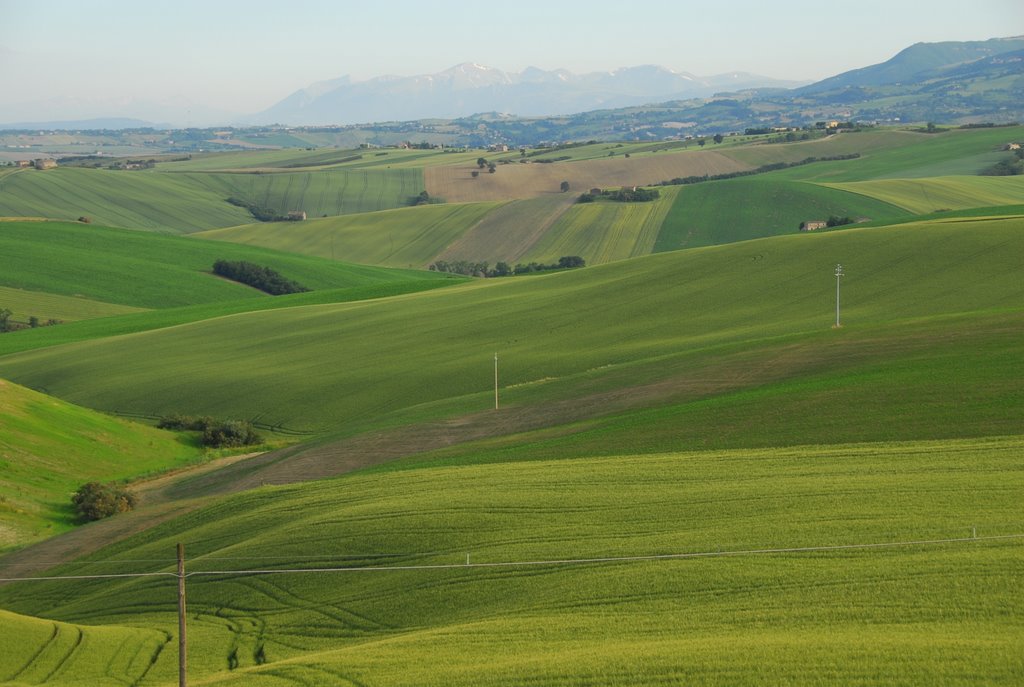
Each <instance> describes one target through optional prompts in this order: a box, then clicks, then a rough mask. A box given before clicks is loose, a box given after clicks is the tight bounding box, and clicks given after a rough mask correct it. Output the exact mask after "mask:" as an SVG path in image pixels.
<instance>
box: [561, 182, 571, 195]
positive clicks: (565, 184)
mask: <svg viewBox="0 0 1024 687" xmlns="http://www.w3.org/2000/svg"><path fill="white" fill-rule="evenodd" d="M559 188H560V189H562V193H566V192H567V191H568V190H569V182H568V181H563V182H562V183H561V185H560V186H559Z"/></svg>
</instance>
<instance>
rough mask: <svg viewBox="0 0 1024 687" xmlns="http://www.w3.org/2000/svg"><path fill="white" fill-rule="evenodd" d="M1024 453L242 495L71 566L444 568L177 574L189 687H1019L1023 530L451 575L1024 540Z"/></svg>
mask: <svg viewBox="0 0 1024 687" xmlns="http://www.w3.org/2000/svg"><path fill="white" fill-rule="evenodd" d="M1022 449H1024V444H1022V441H1021V439H1019V438H1017V439H989V440H980V441H956V442H935V443H910V444H877V445H852V446H842V445H840V446H833V447H827V448H806V447H805V448H793V449H778V450H758V451H733V452H702V453H671V454H662V455H655V456H642V457H641V456H629V455H627V456H619V457H610V458H604V459H581V460H571V461H558V462H533V463H520V464H506V465H490V466H468V467H458V468H453V467H432V468H423V469H418V470H410V471H403V472H392V473H388V474H383V475H382V474H371V475H352V476H349V477H347V478H343V479H340V480H332V481H326V482H321V483H314V484H307V485H302V486H301V487H300V486H294V487H286V488H267V489H262V490H259V491H256V492H251V493H247V494H243V495H239V496H236V497H234V498H231V499H228V500H226V501H223V502H221V503H219V504H217V505H215V506H212V507H209V508H207V509H205V510H203V511H200V512H197V513H194V514H192V515H190V516H189V517H187V518H184V519H181V520H178V521H174V522H171V523H167V524H165V525H162V526H160V527H158V528H157V529H155V530H153V531H151V532H148V533H145V534H142V535H140V536H136V537H134V538H132V539H131V540H129V541H127V542H125V543H123V544H120V545H117V546H114V547H111V548H109V549H107V550H105V551H102V552H100V553H99V554H97V555H96V556H95V558H97V559H99V561H100V562H97V563H89V562H83V563H80V564H76V565H71V566H65V567H64V569H63V572H65V573H76V574H78V573H88V572H107V571H109V570H110V569H111V568H112V567H113V568H117V569H130V570H136V571H167V570H170V569H172V566H173V551H174V545H175V543H176V542H185V543H186V552H187V553H188V555H189V557H190V560H189V564H188V566H189V570H191V571H193V572H201V571H211V570H232V569H235V570H238V569H253V568H255V569H274V568H283V567H339V566H359V567H365V566H370V565H383V566H399V565H410V564H438V565H444V564H454V565H455V566H457V567H454V568H450V569H435V570H391V571H386V572H361V573H360V572H350V573H335V574H323V573H321V574H315V573H306V574H281V575H274V576H246V575H238V574H223V575H216V576H208V577H207V576H195V577H191V578H189V583H188V584H189V604H190V605H189V609H190V613H189V618H190V630H189V632H190V642H191V644H190V670H191V673H192V676H193V679H194V680H195V679H200V680H201V681H202V684H212V685H236V684H247V685H258V686H262V685H268V686H276V685H284V684H292V685H294V684H298V685H317V684H347V681H351V682H353V683H356V684H373V685H382V686H383V685H388V686H390V685H410V686H411V685H490V684H494V685H498V684H513V683H514V684H523V683H529V684H533V685H538V686H547V685H551V686H554V685H565V684H588V685H602V686H603V685H651V684H678V683H680V682H685V683H687V684H708V685H737V684H739V685H748V684H749V685H754V684H765V683H771V684H809V685H829V684H900V685H933V684H960V683H962V682H964V681H965V680H966V681H968V682H971V683H984V684H993V685H1011V684H1014V683H1015V680H1016V678H1017V677H1018V676H1019V675H1020V672H1021V670H1024V660H1022V658H1021V657H1022V656H1024V625H1022V624H1021V620H1020V619H1021V617H1022V616H1024V606H1022V599H1024V581H1022V578H1021V576H1020V575H1019V569H1020V567H1021V565H1024V549H1022V548H1021V546H1020V540H1019V539H1016V540H1004V541H999V540H991V541H990V540H978V541H961V542H957V543H948V544H932V545H918V546H899V547H894V548H879V549H852V550H846V551H831V552H817V553H814V552H804V553H798V552H793V553H778V554H761V555H747V556H736V557H710V558H693V559H682V560H648V561H638V562H628V563H627V562H621V563H604V564H597V563H593V564H588V565H573V566H558V565H538V566H529V567H523V568H502V567H497V568H473V567H462V566H460V564H464V563H465V561H466V556H467V554H468V555H469V556H470V561H471V562H473V563H484V564H486V563H499V562H507V561H538V560H540V561H543V560H552V559H563V558H592V557H615V556H645V555H656V554H672V553H684V552H715V551H736V550H750V549H764V548H780V547H787V548H788V547H801V546H819V545H844V544H860V543H885V542H900V541H910V540H934V539H943V538H961V537H969V536H970V535H971V532H972V530H971V528H972V527H975V528H976V532H977V534H978V535H979V536H980V537H985V536H991V535H1005V534H1019V533H1020V532H1021V531H1022V529H1021V528H1022V522H1021V520H1020V512H1019V503H1020V500H1021V497H1022V496H1024V471H1022V468H1021V464H1020V461H1019V455H1020V452H1021V450H1022ZM766 485H770V487H769V486H766ZM119 559H120V560H125V561H133V562H132V563H127V562H126V563H123V564H121V565H117V564H116V563H114V561H117V560H119ZM161 561H163V562H161ZM175 598H176V597H175V593H174V586H173V580H168V579H154V578H150V579H136V580H100V581H91V582H48V583H36V584H31V583H26V584H20V585H14V586H11V587H7V588H2V589H0V599H2V601H3V603H4V605H6V606H8V607H9V608H11V609H12V610H14V611H16V612H19V613H34V614H40V613H45V614H47V615H48V616H51V617H55V618H59V619H65V620H69V621H72V622H79V623H90V624H108V623H109V624H114V625H117V624H120V623H124V622H126V621H129V620H130V621H131V622H132V624H134V625H137V626H142V627H151V628H158V629H162V630H164V631H166V632H168V633H173V632H174V628H175V612H174V604H175ZM39 641H40V640H39V639H36V642H37V643H38V642H39ZM23 643H24V644H29V647H28V648H27V649H25V648H23V649H21V653H16V654H7V653H0V674H2V672H3V671H8V672H9V671H10V670H11V667H10V666H14V665H23V664H24V663H25V661H26V660H27V658H28V657H29V656H30V655H31V643H30V642H23ZM257 655H259V656H261V657H262V658H264V659H265V660H266V661H267V663H266V664H265V665H262V666H258V665H256V663H257V658H256V657H257ZM232 656H233V657H234V659H235V660H237V662H238V668H237V670H236V671H235V672H234V673H230V672H229V671H228V670H227V668H228V664H229V661H230V660H231V657H232ZM483 666H486V669H484V668H483ZM175 669H176V662H175V655H174V652H173V651H166V652H164V653H163V654H161V656H160V657H159V659H158V661H157V663H156V665H155V666H154V668H153V670H152V671H151V673H150V676H149V679H148V680H147V682H145V683H144V684H165V683H173V680H174V675H175V673H174V671H175ZM965 676H969V677H966V678H965ZM69 677H73V674H72V675H71V676H69ZM53 684H65V682H64V681H62V680H61V679H57V680H54V681H53Z"/></svg>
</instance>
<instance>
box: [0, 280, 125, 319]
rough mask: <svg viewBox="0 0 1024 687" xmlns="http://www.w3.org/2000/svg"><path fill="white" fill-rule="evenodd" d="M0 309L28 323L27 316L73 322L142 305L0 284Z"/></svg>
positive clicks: (106, 315)
mask: <svg viewBox="0 0 1024 687" xmlns="http://www.w3.org/2000/svg"><path fill="white" fill-rule="evenodd" d="M0 308H7V309H9V310H11V311H12V312H13V313H14V314H13V315H12V316H11V319H12V320H15V321H18V322H28V321H29V318H30V317H33V316H34V317H37V318H39V321H40V322H46V321H47V320H51V319H53V320H60V321H61V322H73V321H75V320H88V319H92V318H96V317H110V316H111V315H124V314H125V313H133V312H139V311H140V310H142V308H134V307H132V306H130V305H116V304H113V303H104V302H102V301H95V300H90V299H88V298H80V297H75V296H57V295H54V294H51V293H44V292H41V291H26V290H24V289H12V288H10V287H7V286H0Z"/></svg>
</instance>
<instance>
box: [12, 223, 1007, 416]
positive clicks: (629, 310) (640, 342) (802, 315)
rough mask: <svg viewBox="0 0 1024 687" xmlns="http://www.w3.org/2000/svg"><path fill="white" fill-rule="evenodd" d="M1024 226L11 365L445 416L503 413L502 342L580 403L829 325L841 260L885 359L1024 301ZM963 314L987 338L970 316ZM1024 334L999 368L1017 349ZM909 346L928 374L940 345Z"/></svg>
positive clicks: (540, 377) (374, 311)
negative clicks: (900, 342) (913, 334)
mask: <svg viewBox="0 0 1024 687" xmlns="http://www.w3.org/2000/svg"><path fill="white" fill-rule="evenodd" d="M1021 221H1022V220H1021V219H1020V218H1014V219H1005V220H976V221H956V222H948V223H932V224H926V225H904V226H901V227H896V228H881V229H865V230H850V231H846V232H834V233H829V234H822V235H804V236H793V237H777V238H774V239H764V240H761V241H757V242H748V243H745V244H736V245H732V246H721V247H713V248H708V249H700V250H695V251H685V252H679V253H667V254H662V255H658V256H651V257H648V258H644V259H641V260H636V261H627V262H624V263H617V264H615V265H609V266H605V267H596V268H587V269H585V270H581V271H577V272H571V273H564V274H559V275H552V276H545V277H538V278H534V279H515V278H513V279H509V280H490V281H488V282H484V283H479V282H478V283H474V284H471V285H467V286H465V287H456V288H454V289H444V290H441V291H434V292H430V293H424V294H416V295H410V296H404V297H401V298H397V299H392V300H388V301H386V302H378V303H372V302H366V303H356V304H342V305H323V306H311V307H307V308H291V309H287V310H279V311H274V312H267V313H259V314H252V315H244V314H242V315H236V316H232V317H228V318H220V319H216V320H210V321H207V322H201V323H196V324H191V325H187V326H181V327H176V328H174V329H168V330H164V331H156V332H144V333H140V334H135V335H132V336H129V337H123V338H118V339H112V340H109V341H92V342H85V343H79V344H74V345H69V346H64V347H59V348H55V349H51V350H42V351H35V352H26V353H22V354H15V355H11V356H5V357H4V358H3V359H0V374H4V375H6V376H8V377H9V378H11V379H13V380H14V381H17V382H19V383H23V384H26V385H29V386H32V387H35V388H46V389H48V390H49V391H50V392H52V393H54V394H56V395H58V396H60V397H62V398H67V399H68V400H71V401H73V402H76V403H80V404H82V405H88V406H91V407H97V408H104V409H117V410H120V411H132V412H139V413H151V414H166V413H169V412H183V411H189V412H193V413H209V414H213V415H234V416H242V417H256V416H258V417H261V418H263V419H264V420H265V421H267V422H270V423H284V424H285V425H288V426H291V427H293V428H315V429H318V430H328V429H330V430H337V429H339V428H342V427H345V428H352V427H357V426H359V425H360V424H366V423H378V422H381V421H383V420H385V419H386V417H387V415H388V414H389V413H396V412H399V411H401V412H406V411H410V412H422V413H423V414H424V417H437V416H438V415H447V414H458V413H462V412H467V411H469V410H473V409H483V408H486V406H487V402H488V401H487V395H488V389H489V385H490V381H489V376H490V358H491V356H492V354H493V352H494V351H495V350H499V351H501V354H502V359H503V361H504V362H503V364H502V384H503V385H504V386H506V387H509V388H510V391H509V403H511V404H512V405H516V404H522V403H536V402H538V401H543V400H544V399H548V400H551V399H565V398H570V397H571V396H572V395H573V394H579V393H582V391H581V389H582V388H583V387H581V386H580V384H579V382H580V381H581V380H583V379H586V378H588V377H592V378H593V379H592V380H591V382H590V383H589V386H590V387H592V388H597V389H600V388H604V389H607V388H613V387H616V386H618V387H622V386H627V387H628V386H631V385H634V384H638V383H641V382H643V381H644V380H649V381H654V380H657V379H659V378H661V379H664V378H666V377H667V376H669V375H684V376H685V375H686V374H690V373H693V372H694V371H697V370H701V369H703V368H704V367H705V366H713V364H714V362H715V360H716V359H717V356H719V355H721V351H720V350H716V347H722V346H732V345H738V346H743V347H747V346H752V345H755V344H756V342H758V341H766V342H769V343H770V341H771V339H772V338H773V337H793V336H797V337H801V336H808V335H810V333H812V332H821V331H822V330H826V331H827V328H828V326H829V324H830V321H831V317H832V311H833V308H834V303H833V299H834V292H835V289H834V283H835V282H834V277H833V276H832V270H833V267H834V265H835V264H836V263H837V262H842V263H843V264H844V265H845V266H846V269H847V274H848V277H847V278H846V280H845V284H846V285H845V289H846V291H845V294H846V295H845V296H844V303H845V305H844V313H845V317H846V318H847V321H848V323H849V324H850V328H847V329H844V330H843V332H842V337H844V338H849V340H850V341H851V342H853V344H851V345H853V346H854V348H853V350H856V346H855V344H856V342H857V341H861V340H864V341H867V340H870V339H872V337H874V338H875V339H877V340H875V341H874V343H872V345H871V346H869V347H868V348H866V349H865V353H864V355H867V356H868V357H869V358H870V357H871V356H878V357H879V358H880V359H885V356H886V348H885V341H886V339H887V335H886V334H885V332H884V331H881V330H879V329H878V328H882V329H884V328H885V327H887V326H889V325H890V324H893V323H898V322H900V321H914V320H918V321H920V320H921V318H934V317H936V316H942V315H946V314H955V313H971V312H986V311H989V312H991V311H993V310H996V309H1007V310H1011V311H1013V310H1014V309H1016V308H1017V307H1018V305H1019V302H1020V297H1021V295H1022V293H1021V289H1022V288H1024V285H1022V283H1021V282H1020V280H1019V279H1018V278H1017V276H1018V274H1017V272H1018V269H1019V265H1018V264H1017V260H1016V256H1017V255H1020V253H1021V251H1022V250H1024V247H1022V245H1021V242H1022V241H1024V233H1022V232H1021V231H1020V226H1021ZM950 326H952V327H954V330H953V333H958V332H970V331H971V324H970V322H969V321H965V322H961V323H956V322H954V323H953V324H951V325H950ZM986 331H987V330H986ZM991 335H992V336H996V333H995V332H991ZM780 341H782V342H784V339H780ZM1008 346H1009V347H1008V348H1006V347H1005V346H1004V349H1003V353H1002V354H1001V355H1000V357H999V358H998V360H1003V359H1004V358H1005V356H1009V360H1010V361H1012V360H1013V359H1014V356H1015V355H1016V353H1014V350H1015V349H1014V348H1013V344H1008ZM839 350H842V349H839ZM924 350H925V351H926V350H927V349H924ZM907 355H908V356H909V357H907V358H906V359H904V360H905V364H907V365H911V366H913V365H914V364H915V363H914V361H915V360H916V359H917V356H919V355H921V353H915V352H914V351H913V349H911V350H910V352H909V353H907ZM836 360H837V361H838V362H840V363H842V361H843V360H845V358H843V357H842V356H840V357H838V358H837V359H836ZM924 360H925V361H926V362H927V355H926V354H925V358H924ZM798 362H799V361H798ZM953 362H955V360H954V361H953ZM817 364H819V363H818V362H816V359H814V360H812V361H811V362H809V363H808V368H807V369H806V370H803V371H802V372H801V371H800V370H799V365H797V366H796V368H795V370H794V371H793V372H792V374H793V375H794V376H799V375H801V374H809V373H811V372H814V371H816V370H817V369H818V368H816V367H815V366H816V365H817ZM941 368H942V366H941V365H939V369H940V370H941ZM826 369H827V368H826ZM939 374H940V375H941V372H939ZM659 375H660V377H659ZM968 376H969V375H968ZM752 379H753V380H757V379H760V377H759V375H757V374H755V375H753V377H752ZM978 381H979V383H981V382H983V381H984V380H978ZM749 383H751V384H754V383H760V382H756V381H750V382H749ZM985 383H986V384H987V383H988V382H985ZM602 384H604V385H605V386H604V387H602V386H601V385H602ZM882 388H888V387H886V386H885V384H882ZM897 388H898V387H897ZM986 388H987V387H986ZM1000 389H1001V390H1000ZM270 390H272V392H271V391H270ZM346 390H353V391H354V392H355V391H358V393H348V392H347V391H346ZM912 392H913V389H912V388H910V389H906V390H904V391H901V392H900V393H899V394H897V396H898V397H899V398H905V394H907V393H912ZM986 393H990V395H992V397H993V399H994V404H993V405H992V406H991V407H988V406H986V407H985V409H984V412H986V413H991V414H992V416H993V420H992V421H993V422H995V424H997V425H998V424H1000V423H1005V422H1006V421H1007V417H1009V416H1006V414H1007V413H1010V412H1011V411H1010V410H1009V409H1008V407H1007V406H1005V405H1000V404H999V403H998V402H996V401H998V399H999V398H1000V397H1001V396H1000V394H1006V393H1009V394H1011V396H1012V394H1013V393H1016V392H1014V391H1013V389H1012V387H1011V388H1010V389H1005V388H1004V387H1002V386H998V385H997V387H996V388H994V389H990V390H989V391H987V392H986ZM1006 400H1009V397H1007V399H1006ZM422 404H427V405H422ZM430 404H433V405H430ZM438 404H440V405H438ZM418 406H421V410H419V411H414V410H412V409H415V408H417V407H418ZM1004 416H1006V417H1004ZM938 417H939V416H936V418H938ZM943 417H944V416H943ZM978 421H979V422H981V421H982V420H981V419H979V420H978ZM925 424H926V425H927V422H926V423H925ZM919 430H920V428H919V429H918V430H915V431H914V433H912V434H910V435H909V436H922V434H920V433H918V432H919ZM899 436H908V435H899ZM923 436H928V434H927V433H925V434H923Z"/></svg>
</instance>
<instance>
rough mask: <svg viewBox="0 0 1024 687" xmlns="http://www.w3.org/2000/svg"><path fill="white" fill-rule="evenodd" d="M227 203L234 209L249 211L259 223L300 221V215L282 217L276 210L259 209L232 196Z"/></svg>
mask: <svg viewBox="0 0 1024 687" xmlns="http://www.w3.org/2000/svg"><path fill="white" fill-rule="evenodd" d="M227 201H228V202H229V203H231V204H232V205H234V206H236V207H240V208H245V209H246V210H248V211H249V214H250V215H252V216H253V217H254V218H255V219H256V220H258V221H260V222H297V221H300V220H301V219H302V215H301V214H300V213H285V214H283V215H282V214H281V213H279V212H278V211H277V210H273V209H271V208H265V207H261V206H259V205H256V204H255V203H250V202H249V201H247V200H242V199H241V198H235V197H233V196H232V197H231V198H228V199H227Z"/></svg>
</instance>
